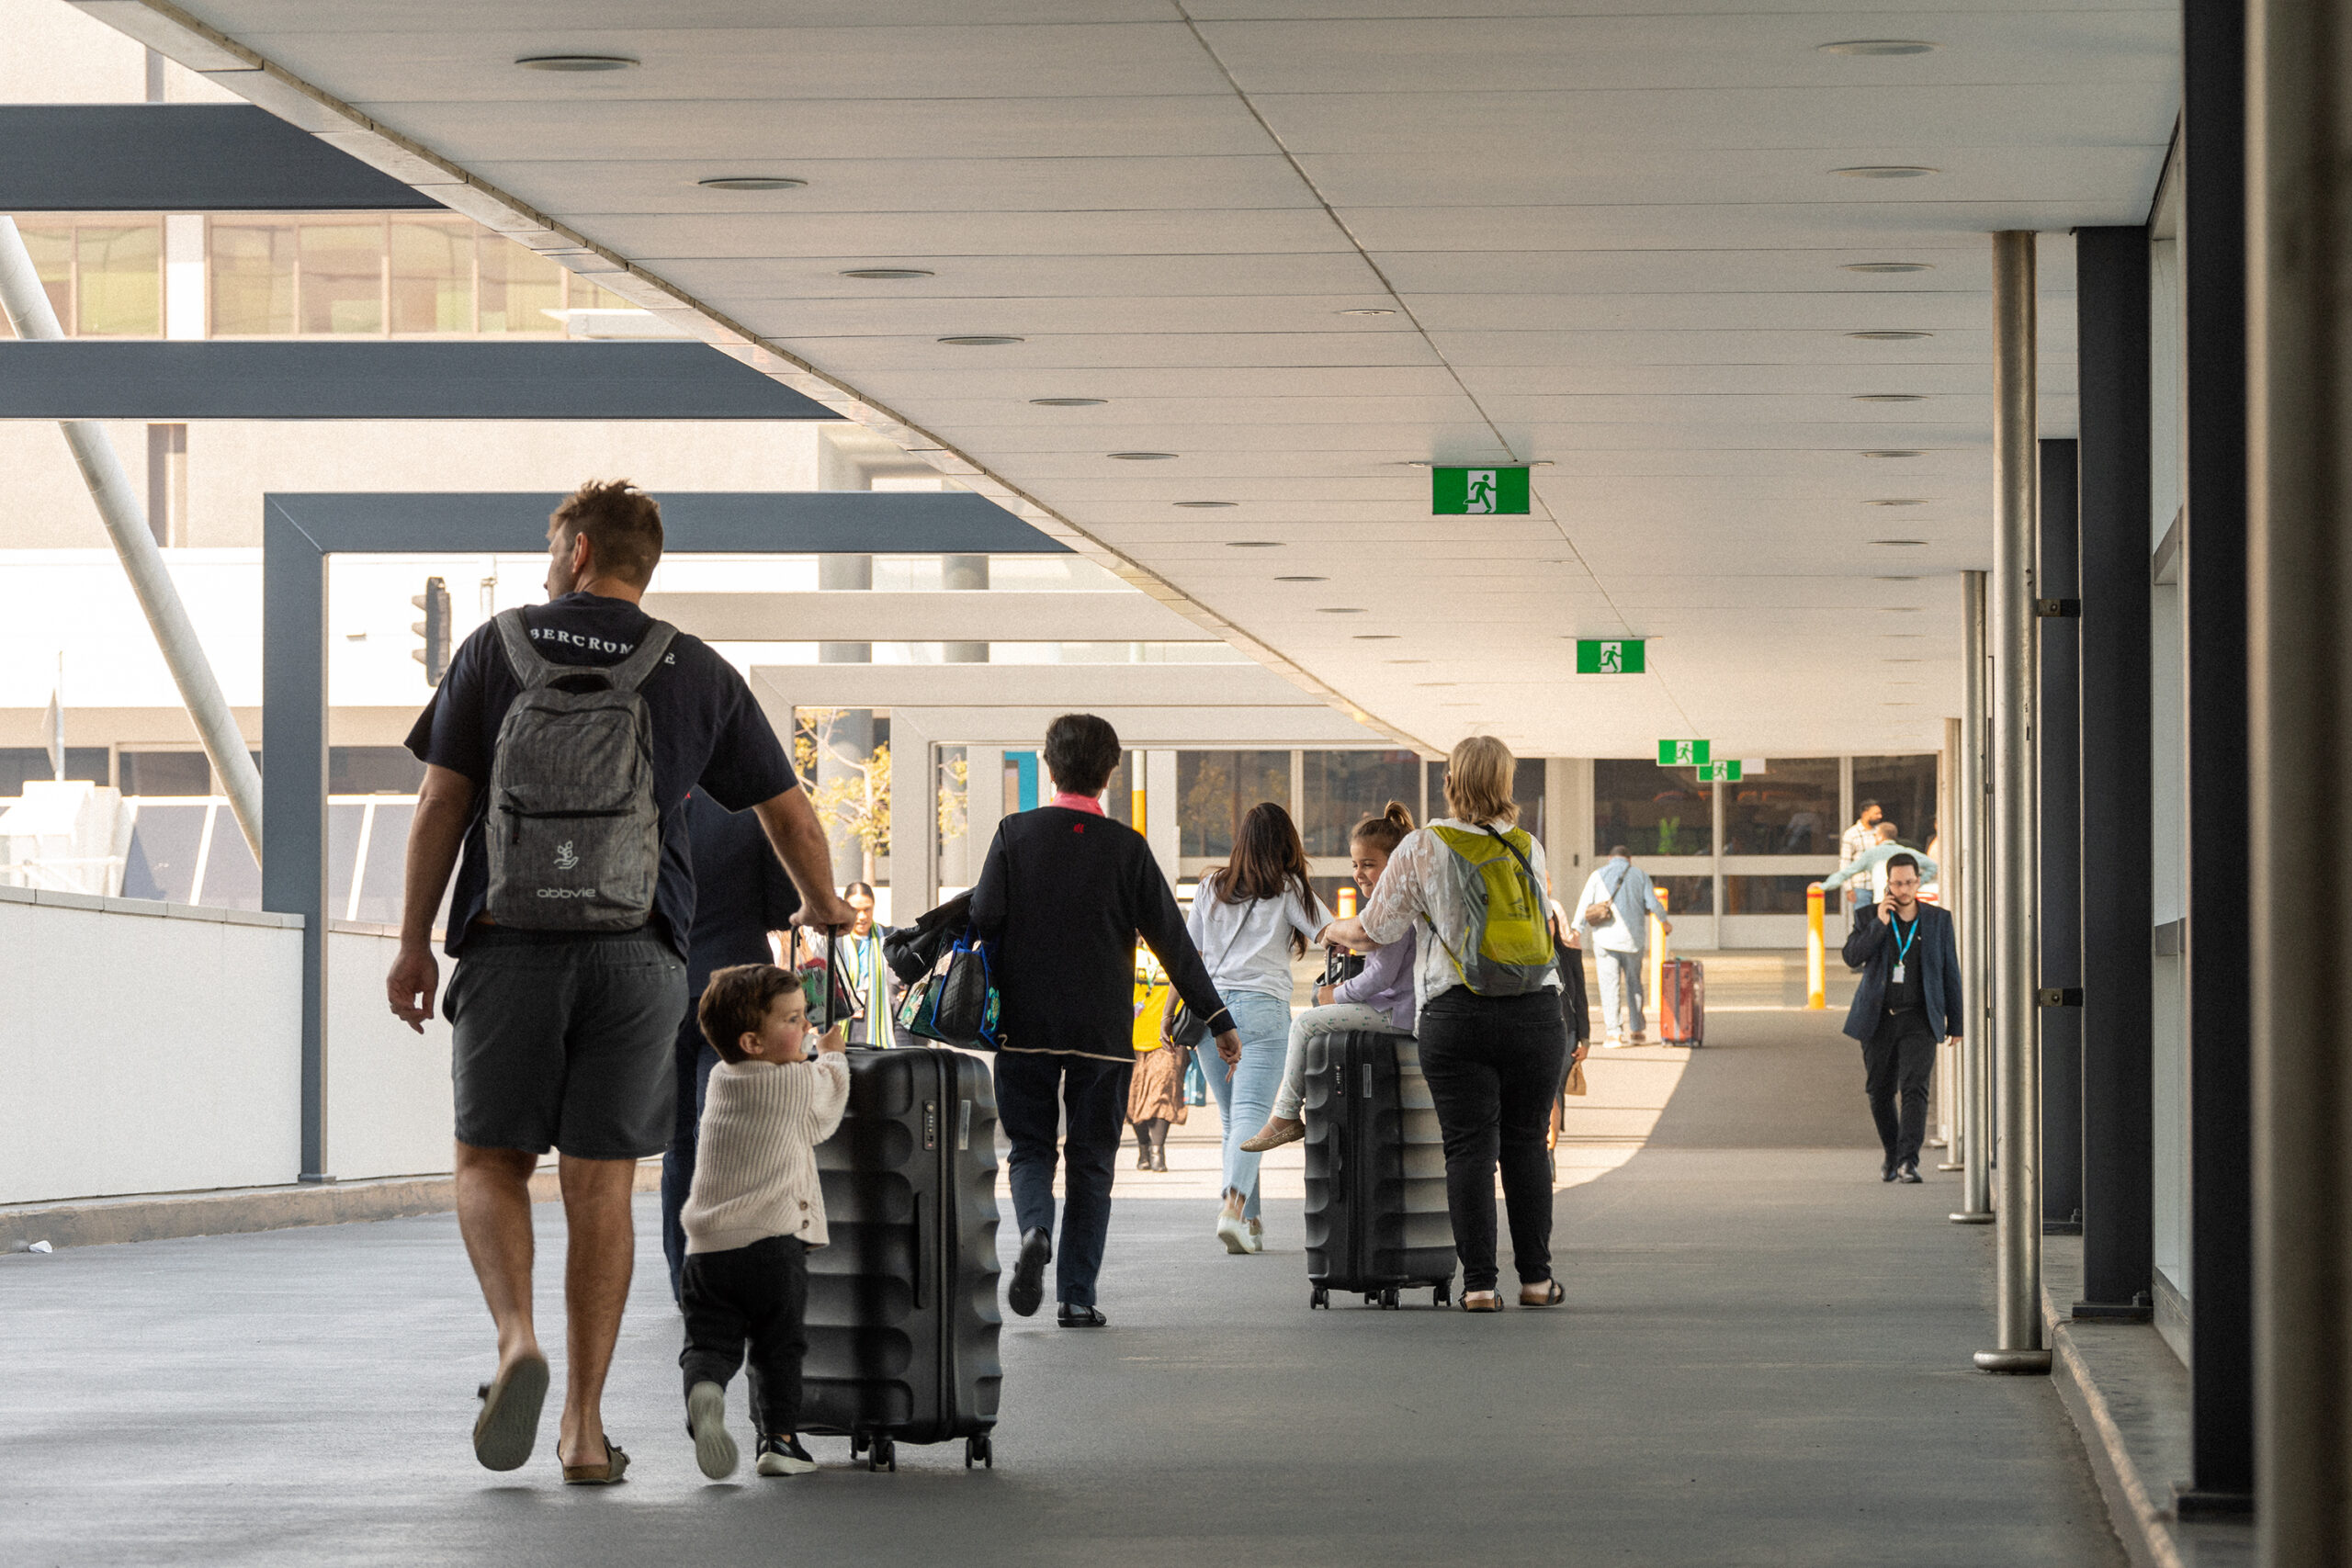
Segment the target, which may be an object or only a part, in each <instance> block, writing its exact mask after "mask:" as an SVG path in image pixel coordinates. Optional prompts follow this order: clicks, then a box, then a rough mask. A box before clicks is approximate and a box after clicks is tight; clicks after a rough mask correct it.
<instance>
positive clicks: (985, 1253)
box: [801, 1046, 1004, 1470]
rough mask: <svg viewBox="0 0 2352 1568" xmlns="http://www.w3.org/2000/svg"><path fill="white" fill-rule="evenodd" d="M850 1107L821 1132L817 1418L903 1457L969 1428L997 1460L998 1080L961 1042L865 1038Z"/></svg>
mask: <svg viewBox="0 0 2352 1568" xmlns="http://www.w3.org/2000/svg"><path fill="white" fill-rule="evenodd" d="M848 1055H849V1107H848V1110H847V1111H845V1112H844V1113H843V1115H842V1124H841V1129H840V1131H838V1132H836V1133H835V1134H833V1135H832V1136H831V1138H828V1139H827V1140H825V1142H823V1143H822V1144H820V1145H818V1146H817V1173H818V1179H819V1180H820V1183H821V1184H822V1186H823V1189H824V1194H825V1225H826V1229H827V1231H828V1232H829V1233H830V1235H831V1245H830V1246H827V1247H820V1248H818V1249H817V1250H816V1251H814V1252H811V1253H810V1254H809V1316H808V1335H809V1354H808V1358H807V1359H806V1361H805V1362H804V1363H803V1369H802V1378H803V1382H804V1393H803V1402H802V1409H803V1415H802V1417H801V1430H802V1431H804V1432H817V1433H824V1434H830V1435H833V1436H842V1437H846V1438H849V1440H850V1455H851V1457H852V1458H855V1457H856V1456H857V1455H859V1454H861V1453H865V1454H868V1455H869V1458H868V1460H867V1463H868V1465H869V1467H870V1468H872V1469H875V1470H883V1469H889V1470H896V1469H897V1468H898V1467H899V1466H898V1456H897V1452H896V1450H897V1446H898V1444H899V1443H901V1442H909V1443H944V1442H948V1441H951V1440H953V1439H955V1438H963V1439H964V1463H965V1465H966V1466H967V1468H968V1467H969V1466H971V1465H973V1464H975V1463H978V1464H987V1465H989V1466H990V1467H991V1468H993V1467H994V1458H995V1456H994V1453H993V1451H992V1450H991V1447H990V1444H989V1429H990V1428H991V1427H994V1426H995V1425H996V1411H997V1395H998V1393H999V1390H1000V1389H1001V1385H1002V1383H1003V1381H1004V1369H1003V1366H1002V1364H1001V1362H1000V1361H999V1360H998V1359H997V1334H998V1331H999V1329H1000V1327H1001V1325H1002V1322H1003V1319H1002V1318H1001V1316H1000V1314H998V1312H997V1300H996V1281H997V1258H996V1222H997V1211H996V1088H995V1084H994V1081H993V1080H992V1079H991V1078H990V1077H989V1066H988V1062H987V1060H986V1059H985V1058H983V1057H979V1056H974V1055H966V1054H965V1053H963V1052H960V1051H948V1050H939V1049H932V1048H928V1047H905V1046H901V1047H899V1048H896V1049H889V1050H866V1049H863V1048H858V1047H853V1048H852V1049H851V1050H850V1052H849V1053H848Z"/></svg>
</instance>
